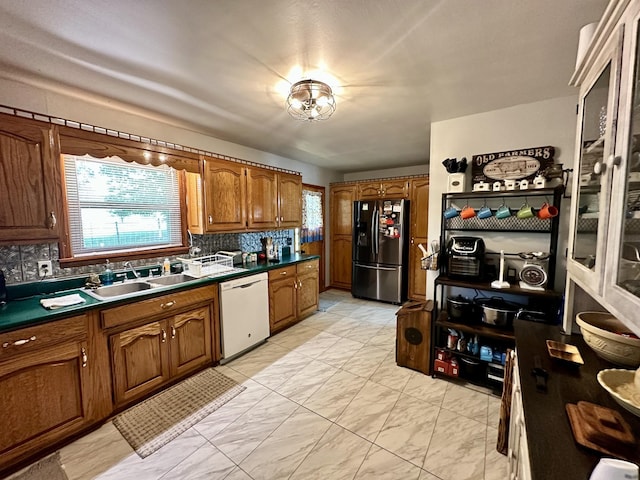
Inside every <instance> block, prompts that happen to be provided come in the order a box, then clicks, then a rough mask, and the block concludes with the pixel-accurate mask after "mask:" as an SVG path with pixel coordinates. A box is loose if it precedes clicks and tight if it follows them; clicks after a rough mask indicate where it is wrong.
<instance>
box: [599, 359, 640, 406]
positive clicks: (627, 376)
mask: <svg viewBox="0 0 640 480" xmlns="http://www.w3.org/2000/svg"><path fill="white" fill-rule="evenodd" d="M635 374H636V372H635V370H623V369H620V368H608V369H605V370H601V371H600V372H598V377H597V378H598V383H599V384H600V385H601V386H602V388H604V389H605V390H606V391H607V392H609V394H610V395H611V396H612V397H613V399H614V400H615V401H616V402H617V403H618V405H620V406H621V407H622V408H624V409H625V410H627V411H629V412H631V413H633V414H634V415H636V416H638V417H640V390H639V389H638V388H636V384H635V378H634V377H635Z"/></svg>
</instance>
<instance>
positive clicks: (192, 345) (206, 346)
mask: <svg viewBox="0 0 640 480" xmlns="http://www.w3.org/2000/svg"><path fill="white" fill-rule="evenodd" d="M169 330H170V333H171V334H170V338H171V341H170V350H171V363H170V370H171V376H172V377H175V376H182V375H184V374H185V373H187V372H190V371H192V370H194V369H196V368H198V367H200V366H201V365H202V364H204V363H208V362H210V361H211V359H212V356H211V355H212V354H211V314H210V311H209V307H202V308H197V309H195V310H191V311H189V312H185V313H181V314H179V315H176V316H175V317H173V320H172V323H171V325H170V326H169Z"/></svg>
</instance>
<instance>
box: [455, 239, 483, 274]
mask: <svg viewBox="0 0 640 480" xmlns="http://www.w3.org/2000/svg"><path fill="white" fill-rule="evenodd" d="M446 253H447V274H448V275H449V276H450V277H462V278H475V279H478V278H481V277H482V274H483V264H484V240H482V238H479V237H461V236H453V237H451V238H450V239H449V242H448V243H447V250H446Z"/></svg>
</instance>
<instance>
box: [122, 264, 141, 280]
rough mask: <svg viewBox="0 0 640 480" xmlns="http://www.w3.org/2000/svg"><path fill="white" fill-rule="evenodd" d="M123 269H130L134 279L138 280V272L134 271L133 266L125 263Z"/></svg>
mask: <svg viewBox="0 0 640 480" xmlns="http://www.w3.org/2000/svg"><path fill="white" fill-rule="evenodd" d="M124 268H125V269H127V268H129V269H131V273H133V276H134V277H135V278H140V274H139V273H138V272H136V269H135V268H133V265H131V262H125V264H124Z"/></svg>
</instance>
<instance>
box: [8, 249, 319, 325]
mask: <svg viewBox="0 0 640 480" xmlns="http://www.w3.org/2000/svg"><path fill="white" fill-rule="evenodd" d="M316 258H320V257H319V256H318V255H302V254H294V255H290V256H287V257H282V258H281V259H280V262H278V263H272V262H268V263H267V262H258V263H252V264H247V265H238V267H242V268H245V269H246V270H245V271H243V272H237V273H232V274H229V275H220V276H217V277H215V278H208V277H202V278H199V279H195V280H193V281H189V282H186V283H180V284H177V285H168V286H159V287H155V288H152V289H150V290H144V291H141V292H136V293H132V294H130V295H127V296H126V298H122V297H119V298H116V299H107V300H98V299H96V298H94V297H92V296H90V295H88V294H87V293H85V291H84V288H82V286H83V285H84V282H85V280H86V278H87V277H82V278H80V277H78V278H77V279H75V280H73V279H72V280H70V279H60V280H57V281H56V280H50V281H47V282H46V283H45V284H40V283H38V282H36V283H34V284H33V289H35V292H38V291H40V292H54V293H34V294H31V295H29V296H25V297H23V298H16V299H14V300H10V301H9V302H7V304H6V305H4V306H3V307H0V332H4V331H10V330H15V329H18V328H22V327H26V326H29V325H36V324H39V323H46V322H51V321H53V320H59V319H61V318H65V317H69V316H72V315H79V314H81V313H83V312H86V311H88V310H92V309H95V308H108V307H111V306H113V305H115V304H122V303H127V302H131V301H133V300H140V299H144V298H151V297H154V296H157V295H162V294H166V293H169V292H173V291H178V290H186V289H190V288H194V287H202V286H204V285H209V284H212V283H219V282H224V281H226V280H231V279H233V278H240V277H246V276H249V275H255V274H258V273H262V272H266V271H269V270H273V269H275V268H280V267H284V266H287V265H291V264H295V263H300V262H304V261H307V260H313V259H316ZM56 286H58V289H56ZM8 287H9V288H11V287H10V286H8ZM20 289H21V291H26V290H27V289H26V288H24V287H22V286H21V288H20ZM73 293H79V294H80V295H81V296H82V298H83V299H84V300H85V303H82V304H79V305H73V306H70V307H63V308H58V309H54V310H47V309H45V308H44V307H43V306H42V305H40V300H41V299H43V298H55V297H60V296H64V295H69V294H73ZM10 298H11V297H10Z"/></svg>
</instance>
